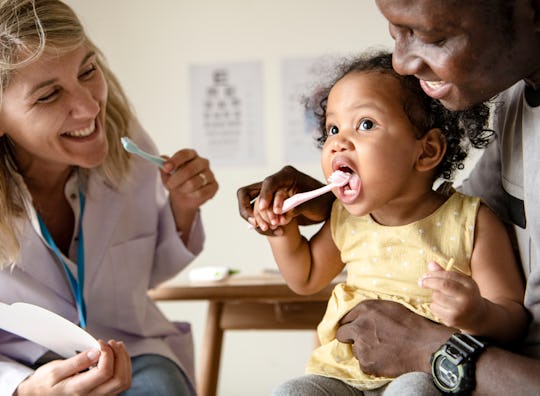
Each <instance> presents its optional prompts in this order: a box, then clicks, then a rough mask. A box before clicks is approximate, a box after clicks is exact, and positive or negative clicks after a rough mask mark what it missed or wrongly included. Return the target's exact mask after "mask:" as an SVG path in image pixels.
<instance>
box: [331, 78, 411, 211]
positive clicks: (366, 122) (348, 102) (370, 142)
mask: <svg viewBox="0 0 540 396" xmlns="http://www.w3.org/2000/svg"><path fill="white" fill-rule="evenodd" d="M403 97H404V95H403V92H402V88H401V85H400V83H399V82H398V81H397V80H396V79H395V78H394V77H392V76H390V75H386V74H382V73H379V72H353V73H350V74H348V75H346V76H345V77H343V78H342V79H341V80H339V81H338V82H337V83H336V84H335V85H334V87H333V88H332V89H331V91H330V94H329V96H328V103H327V111H326V134H327V140H326V143H325V144H324V147H323V150H322V168H323V173H324V175H325V177H326V178H328V177H329V176H330V174H331V173H332V172H333V171H335V170H336V169H341V170H344V171H347V172H350V173H352V175H353V176H352V177H351V180H350V183H349V184H348V185H346V186H344V187H340V188H336V189H334V193H335V194H336V196H337V197H338V199H339V200H341V201H342V202H343V203H344V204H345V205H346V207H347V209H348V210H349V211H350V212H351V213H352V214H355V215H364V214H368V213H371V212H373V211H374V210H376V209H380V208H384V207H386V206H387V205H391V204H392V203H397V202H399V200H400V199H401V198H402V197H404V196H406V195H407V193H408V191H409V189H410V188H412V187H411V186H412V185H414V183H412V182H413V181H414V179H415V178H416V177H417V175H418V174H417V172H416V170H415V163H416V160H417V158H418V156H419V155H421V152H422V144H421V141H420V140H418V139H417V138H416V135H417V130H416V128H415V127H414V125H413V124H412V123H411V122H410V120H409V117H408V116H407V114H406V113H405V111H404V108H403Z"/></svg>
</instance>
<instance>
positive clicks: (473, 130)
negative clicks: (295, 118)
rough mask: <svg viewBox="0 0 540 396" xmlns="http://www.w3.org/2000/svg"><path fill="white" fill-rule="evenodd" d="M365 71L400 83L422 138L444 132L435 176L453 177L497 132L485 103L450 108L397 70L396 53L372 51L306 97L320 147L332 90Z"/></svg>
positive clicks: (350, 62)
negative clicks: (472, 149)
mask: <svg viewBox="0 0 540 396" xmlns="http://www.w3.org/2000/svg"><path fill="white" fill-rule="evenodd" d="M364 72H366V73H372V72H377V73H383V74H386V75H390V76H392V77H394V78H395V79H396V80H398V81H399V82H400V84H401V87H402V89H403V94H404V98H405V102H404V111H405V113H406V114H407V116H408V117H409V119H410V121H411V123H412V124H413V125H414V126H415V127H416V129H417V130H418V136H417V138H421V137H422V136H423V135H424V134H425V133H427V132H428V131H429V130H430V129H433V128H439V129H440V130H441V131H442V134H443V135H444V137H445V139H446V145H447V147H446V153H445V155H444V158H443V160H442V161H441V163H440V164H439V166H438V168H437V171H438V172H437V174H436V175H435V178H439V177H442V178H444V179H447V180H452V178H453V177H454V173H455V171H456V169H463V166H464V165H463V161H464V160H465V158H466V157H467V154H468V152H469V148H470V146H473V147H475V148H484V147H486V146H487V144H488V143H489V141H490V139H491V137H492V136H493V131H492V130H490V129H488V128H487V124H488V120H489V107H488V106H487V104H485V103H483V104H480V105H476V106H473V107H471V108H469V109H467V110H462V111H452V110H448V109H446V108H445V107H444V106H443V105H442V104H441V103H440V102H439V101H438V100H436V99H433V98H431V97H430V96H428V95H427V94H426V93H425V92H424V91H423V90H422V88H421V87H420V82H419V80H418V79H417V78H416V77H414V76H403V75H400V74H398V73H397V72H396V71H395V70H394V69H393V67H392V53H390V52H387V51H375V52H373V51H371V52H365V53H363V54H362V55H360V56H359V57H356V58H354V59H353V60H347V59H346V60H344V61H342V63H340V64H339V65H338V66H337V69H336V70H335V77H333V78H332V79H331V81H330V82H329V83H328V84H326V85H324V86H323V87H320V88H318V89H317V90H316V91H315V93H314V94H313V95H311V96H310V97H309V98H307V99H306V100H305V106H306V110H307V111H311V112H313V114H314V115H315V117H316V120H317V123H318V129H319V133H320V135H319V136H317V137H316V140H317V143H318V147H319V148H321V147H322V146H323V145H324V143H325V142H326V139H327V134H326V105H327V101H328V94H329V93H330V90H331V89H332V87H333V86H334V85H335V84H336V83H337V82H338V81H339V80H340V79H342V78H343V77H344V76H346V75H347V74H350V73H364Z"/></svg>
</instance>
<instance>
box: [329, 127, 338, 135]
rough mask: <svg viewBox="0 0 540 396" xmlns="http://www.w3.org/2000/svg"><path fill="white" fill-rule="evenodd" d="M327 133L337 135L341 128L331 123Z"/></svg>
mask: <svg viewBox="0 0 540 396" xmlns="http://www.w3.org/2000/svg"><path fill="white" fill-rule="evenodd" d="M326 133H327V134H328V135H337V134H338V133H339V128H338V127H337V126H335V125H331V126H330V127H329V128H327V130H326Z"/></svg>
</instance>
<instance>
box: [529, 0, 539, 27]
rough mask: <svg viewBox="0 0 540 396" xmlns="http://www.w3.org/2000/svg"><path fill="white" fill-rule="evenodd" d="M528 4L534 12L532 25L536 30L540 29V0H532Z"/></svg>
mask: <svg viewBox="0 0 540 396" xmlns="http://www.w3.org/2000/svg"><path fill="white" fill-rule="evenodd" d="M530 4H531V7H532V11H533V12H534V26H535V28H536V31H540V0H532V1H531V2H530Z"/></svg>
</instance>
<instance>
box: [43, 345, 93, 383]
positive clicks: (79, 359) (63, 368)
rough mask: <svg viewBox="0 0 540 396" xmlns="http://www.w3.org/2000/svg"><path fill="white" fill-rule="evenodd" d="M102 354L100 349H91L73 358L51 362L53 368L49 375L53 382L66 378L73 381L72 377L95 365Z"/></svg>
mask: <svg viewBox="0 0 540 396" xmlns="http://www.w3.org/2000/svg"><path fill="white" fill-rule="evenodd" d="M100 355H101V351H100V350H98V349H90V350H87V351H84V352H81V353H79V354H77V355H75V356H73V357H71V358H68V359H64V360H58V361H55V362H51V363H50V364H49V365H50V367H51V370H50V374H49V375H48V377H49V379H50V381H51V384H59V383H60V382H62V381H65V380H67V382H69V381H71V377H73V376H74V375H76V374H78V373H80V372H82V371H85V370H88V369H89V368H91V367H92V366H93V365H95V364H96V363H97V362H98V359H99V357H100Z"/></svg>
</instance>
